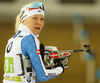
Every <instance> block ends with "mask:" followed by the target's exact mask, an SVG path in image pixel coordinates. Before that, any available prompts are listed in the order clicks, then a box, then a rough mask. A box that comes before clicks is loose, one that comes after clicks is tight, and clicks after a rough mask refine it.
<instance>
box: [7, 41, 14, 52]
mask: <svg viewBox="0 0 100 83" xmlns="http://www.w3.org/2000/svg"><path fill="white" fill-rule="evenodd" d="M12 45H13V42H11V43H10V44H9V45H8V46H7V53H9V52H10V50H11V48H12Z"/></svg>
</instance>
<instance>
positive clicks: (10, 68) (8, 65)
mask: <svg viewBox="0 0 100 83" xmlns="http://www.w3.org/2000/svg"><path fill="white" fill-rule="evenodd" d="M13 62H14V60H13V58H12V57H5V61H4V71H5V73H14V63H13Z"/></svg>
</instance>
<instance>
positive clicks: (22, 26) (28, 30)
mask: <svg viewBox="0 0 100 83" xmlns="http://www.w3.org/2000/svg"><path fill="white" fill-rule="evenodd" d="M18 31H22V32H27V33H30V34H32V35H33V36H35V37H39V35H35V34H34V33H32V31H31V30H30V29H29V28H28V27H27V26H26V25H24V24H22V23H21V24H19V28H18Z"/></svg>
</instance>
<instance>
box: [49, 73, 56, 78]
mask: <svg viewBox="0 0 100 83" xmlns="http://www.w3.org/2000/svg"><path fill="white" fill-rule="evenodd" d="M48 76H49V77H50V76H56V73H48Z"/></svg>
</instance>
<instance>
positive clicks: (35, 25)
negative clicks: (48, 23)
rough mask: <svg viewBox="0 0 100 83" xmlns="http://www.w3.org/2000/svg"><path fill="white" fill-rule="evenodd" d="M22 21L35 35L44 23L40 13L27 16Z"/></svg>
mask: <svg viewBox="0 0 100 83" xmlns="http://www.w3.org/2000/svg"><path fill="white" fill-rule="evenodd" d="M22 23H23V24H24V25H26V26H27V27H28V28H29V29H30V30H31V31H32V32H33V33H34V34H35V35H38V34H39V33H40V32H41V30H42V27H43V25H44V16H43V15H40V14H37V15H33V16H30V17H28V18H27V19H26V20H24V21H23V22H22Z"/></svg>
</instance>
